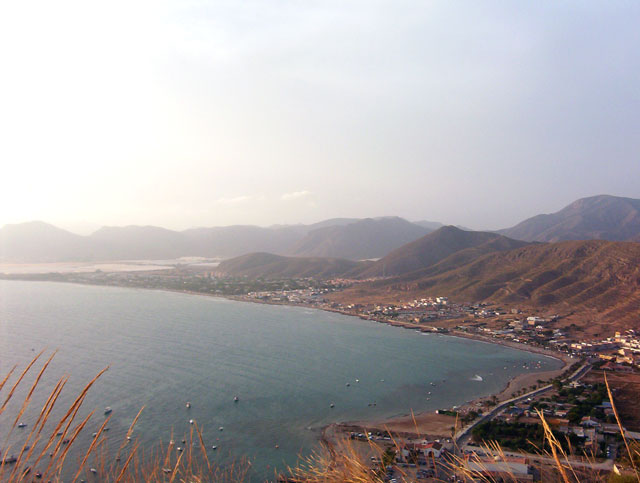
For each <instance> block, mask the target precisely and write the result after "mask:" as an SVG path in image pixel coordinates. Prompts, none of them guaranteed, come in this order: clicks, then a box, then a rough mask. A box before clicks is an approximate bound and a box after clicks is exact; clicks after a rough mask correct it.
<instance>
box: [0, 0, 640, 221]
mask: <svg viewBox="0 0 640 483" xmlns="http://www.w3.org/2000/svg"><path fill="white" fill-rule="evenodd" d="M639 18H640V5H639V4H636V3H628V2H606V3H602V2H566V3H562V4H558V3H552V2H542V3H535V4H523V3H515V2H514V3H512V4H509V3H506V4H505V3H498V2H483V3H481V4H474V3H463V2H437V1H435V2H428V3H420V4H416V3H413V2H403V1H400V2H392V3H391V2H379V1H373V2H371V1H368V2H364V1H355V2H350V3H349V4H344V3H343V2H312V3H304V4H300V3H295V2H288V1H278V2H275V3H274V2H272V3H270V4H269V5H266V4H264V3H261V2H255V1H249V2H242V4H238V3H237V2H231V1H226V0H224V1H222V0H221V1H218V2H197V1H193V2H177V1H167V2H163V3H158V2H147V1H135V2H124V1H114V2H109V3H108V4H94V3H92V2H80V1H66V0H65V1H60V2H54V3H51V2H32V3H29V4H25V3H20V2H6V3H5V4H3V5H2V6H0V41H2V43H3V45H5V46H11V48H10V49H5V50H4V51H3V52H2V53H0V59H2V63H3V67H4V71H5V72H9V73H11V75H5V76H2V77H1V78H0V104H1V105H2V106H3V109H2V111H1V112H0V129H1V132H2V134H3V141H2V142H1V143H0V159H2V177H0V226H2V225H4V224H6V223H20V222H26V221H30V220H43V221H46V222H48V223H52V224H54V225H56V226H60V227H62V228H66V229H70V230H71V231H74V232H78V233H86V232H89V231H91V230H92V229H94V228H97V227H99V226H102V225H129V224H138V225H157V226H163V227H166V228H170V229H186V228H190V227H195V226H221V225H231V224H256V225H261V226H267V225H272V224H295V223H313V222H317V221H320V220H323V219H327V218H332V217H356V218H363V217H375V216H383V215H397V216H401V217H403V218H406V219H408V220H412V221H415V220H421V219H428V220H433V221H440V222H442V223H445V224H459V225H463V226H467V227H469V228H473V229H498V228H505V227H509V226H512V225H514V224H516V223H518V222H520V221H522V220H523V219H525V218H528V217H530V216H533V215H536V214H539V213H551V212H555V211H558V210H559V209H561V208H563V207H564V206H565V205H567V204H569V203H570V202H572V201H574V200H575V199H578V198H582V197H586V196H592V195H597V194H611V195H616V196H626V197H632V198H640V191H639V189H638V186H637V180H638V179H640V162H639V154H640V138H639V137H638V136H637V132H638V130H639V127H640V91H639V90H638V87H637V86H638V85H640V53H638V51H637V49H634V48H633V46H634V45H640V31H639V30H638V29H637V25H638V19H639ZM83 227H84V228H83Z"/></svg>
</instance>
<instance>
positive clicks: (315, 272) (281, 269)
mask: <svg viewBox="0 0 640 483" xmlns="http://www.w3.org/2000/svg"><path fill="white" fill-rule="evenodd" d="M357 267H359V262H354V261H351V260H344V259H340V258H322V257H283V256H280V255H273V254H271V253H250V254H248V255H242V256H240V257H236V258H232V259H230V260H225V261H224V262H222V263H221V264H220V265H218V268H217V269H216V271H217V272H218V273H219V274H221V275H230V276H235V277H239V276H244V277H249V278H306V277H313V278H319V279H323V278H332V277H339V276H342V275H344V274H345V273H347V272H350V271H352V270H354V269H355V268H357Z"/></svg>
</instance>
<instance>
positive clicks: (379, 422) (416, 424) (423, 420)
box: [151, 288, 575, 450]
mask: <svg viewBox="0 0 640 483" xmlns="http://www.w3.org/2000/svg"><path fill="white" fill-rule="evenodd" d="M151 290H162V291H166V292H173V293H182V294H188V295H203V296H209V297H216V298H221V299H226V300H232V301H235V302H248V303H256V304H263V305H279V306H286V307H302V308H307V309H313V310H321V311H324V312H332V313H337V314H341V315H346V316H349V317H357V318H359V319H363V320H369V321H371V322H377V323H380V324H386V325H391V326H393V327H400V328H404V329H408V330H414V331H420V332H426V333H431V331H426V330H424V327H421V326H419V325H417V324H412V323H409V322H390V321H387V320H383V319H378V318H374V317H366V318H365V317H361V316H359V315H358V314H353V313H349V312H345V311H342V310H338V309H332V308H329V307H317V306H314V305H309V304H302V303H300V304H292V303H283V302H271V301H265V300H258V299H253V298H249V297H245V296H238V295H220V294H209V293H204V292H195V291H190V290H171V289H162V288H161V289H151ZM441 335H444V336H448V337H459V338H464V339H470V340H475V341H477V342H484V343H486V344H496V345H501V346H504V347H510V348H512V349H516V350H521V351H525V352H529V353H534V354H539V355H541V356H544V357H550V358H552V359H556V360H558V361H560V362H562V367H560V368H558V369H554V370H551V371H542V372H533V373H531V372H525V373H522V374H518V375H517V376H514V377H513V378H511V379H510V380H509V381H508V382H507V383H506V384H505V386H504V387H503V389H502V390H501V391H499V392H497V393H493V394H489V395H487V396H479V397H477V398H474V399H472V400H470V401H466V402H464V403H462V404H461V405H459V406H456V408H457V410H458V411H461V412H466V411H470V410H472V409H477V408H479V407H480V406H482V405H483V402H484V401H487V400H490V399H492V398H494V397H495V398H496V399H497V401H499V402H501V401H504V400H507V399H510V398H511V397H512V396H511V394H512V393H514V392H518V391H520V390H522V389H526V388H528V387H530V386H531V385H533V384H535V383H536V382H537V381H538V380H540V379H542V380H545V379H553V378H554V377H557V376H559V375H560V374H562V373H563V372H564V371H566V370H567V368H569V367H570V366H571V364H573V363H574V362H575V360H573V359H572V358H571V357H570V356H569V355H567V354H564V353H562V352H557V351H552V350H549V349H545V348H542V347H534V346H530V345H526V344H520V343H517V342H511V341H506V340H498V339H493V338H489V337H484V336H482V335H479V334H470V333H467V332H462V331H457V330H452V331H450V332H448V333H445V334H441ZM442 409H445V408H442ZM410 411H411V413H410V414H404V415H399V416H393V417H390V418H381V419H374V420H356V421H340V422H337V423H332V424H329V425H327V426H325V427H323V428H322V432H321V436H320V438H319V440H320V441H321V442H323V443H324V444H326V445H327V446H328V447H329V448H330V450H331V448H333V447H334V445H335V444H336V442H337V438H338V435H339V433H341V432H344V431H345V430H347V429H348V428H352V429H360V430H361V429H365V428H366V429H369V430H371V429H379V430H390V431H392V432H397V433H404V434H406V435H422V436H424V437H427V436H429V437H433V438H436V437H450V436H451V434H450V428H451V426H455V425H456V418H454V417H452V416H444V415H439V414H437V413H435V412H434V411H431V410H424V409H418V412H413V409H410ZM458 424H459V423H458Z"/></svg>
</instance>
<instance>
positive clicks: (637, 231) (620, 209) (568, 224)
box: [499, 195, 640, 242]
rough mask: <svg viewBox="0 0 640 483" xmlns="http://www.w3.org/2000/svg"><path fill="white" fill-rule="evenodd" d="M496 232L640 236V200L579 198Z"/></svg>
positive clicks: (527, 236) (533, 237) (537, 237)
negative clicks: (559, 207) (551, 211)
mask: <svg viewBox="0 0 640 483" xmlns="http://www.w3.org/2000/svg"><path fill="white" fill-rule="evenodd" d="M499 233H501V234H503V235H506V236H509V237H511V238H516V239H519V240H527V241H544V242H556V241H563V240H589V239H602V240H610V241H624V240H633V239H635V238H637V237H638V236H640V200H638V199H633V198H624V197H620V196H612V195H597V196H590V197H587V198H581V199H579V200H576V201H574V202H573V203H571V204H569V205H567V206H565V207H564V208H563V209H561V210H560V211H557V212H555V213H551V214H547V215H537V216H534V217H532V218H529V219H527V220H524V221H523V222H521V223H519V224H517V225H516V226H514V227H511V228H507V229H504V230H500V231H499Z"/></svg>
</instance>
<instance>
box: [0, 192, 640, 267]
mask: <svg viewBox="0 0 640 483" xmlns="http://www.w3.org/2000/svg"><path fill="white" fill-rule="evenodd" d="M442 226H443V225H442V224H440V223H437V222H430V221H418V222H415V223H413V222H409V221H407V220H404V219H402V218H398V217H381V218H365V219H357V218H334V219H330V220H325V221H322V222H320V223H315V224H311V225H276V226H272V227H258V226H243V225H235V226H226V227H211V228H193V229H189V230H184V231H173V230H167V229H164V228H160V227H154V226H125V227H103V228H101V229H99V230H97V231H96V232H94V233H92V234H91V235H89V236H80V235H76V234H73V233H71V232H68V231H65V230H62V229H60V228H57V227H55V226H53V225H49V224H46V223H43V222H29V223H22V224H15V225H5V226H4V227H3V228H1V229H0V261H3V262H12V263H32V262H58V261H101V260H131V259H165V258H177V257H184V256H201V257H210V258H213V257H219V258H232V257H237V256H241V255H247V254H250V253H253V252H259V253H262V252H266V253H272V254H275V255H280V256H295V257H307V258H314V259H316V258H318V257H328V258H334V259H335V258H342V259H347V260H352V261H355V260H363V259H377V258H381V257H382V260H380V261H379V262H377V263H376V264H366V266H364V268H354V269H353V270H356V272H357V271H358V270H362V272H361V273H360V272H358V273H357V275H358V276H360V277H380V276H394V275H399V274H402V273H405V272H406V271H407V270H408V269H411V270H417V269H420V268H425V266H427V265H430V264H432V263H433V262H434V261H439V260H442V259H444V258H446V257H447V256H449V255H452V254H453V253H457V256H458V257H461V259H465V260H468V259H471V258H473V257H474V256H476V255H479V254H485V253H488V252H491V251H493V250H494V249H498V248H504V249H508V248H517V245H518V243H516V240H519V241H524V242H558V241H565V240H589V239H601V240H609V241H624V240H628V241H640V200H638V199H632V198H622V197H615V196H609V195H599V196H593V197H590V198H583V199H580V200H577V201H575V202H573V203H571V204H570V205H568V206H567V207H565V208H563V209H562V210H560V211H558V212H556V213H552V214H542V215H537V216H534V217H532V218H529V219H527V220H524V221H523V222H521V223H519V224H517V225H516V226H513V227H511V228H507V229H503V230H499V231H497V232H495V233H494V235H502V236H504V237H505V238H491V237H490V236H489V235H488V234H487V233H486V232H470V231H468V230H461V231H467V232H468V233H476V235H470V236H467V238H466V239H465V240H464V241H463V240H461V239H460V237H459V236H457V235H456V236H455V237H453V238H450V239H447V234H449V235H451V233H452V232H451V230H449V233H448V232H447V230H445V231H439V230H437V229H438V228H440V227H442ZM451 228H453V227H451ZM432 232H437V233H438V235H437V237H439V239H438V240H436V239H435V237H434V238H431V239H430V238H426V239H423V237H424V236H425V235H427V234H429V233H432ZM474 237H476V238H474ZM507 240H509V241H507ZM411 243H415V244H413V245H411ZM457 243H461V245H457ZM423 244H424V246H423ZM485 244H486V245H485ZM462 249H467V250H470V251H466V252H463V251H462ZM398 250H399V251H398ZM280 263H283V261H282V260H281V261H280ZM314 263H316V264H317V263H318V262H317V260H316V261H315V262H314ZM354 273H355V272H354Z"/></svg>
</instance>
